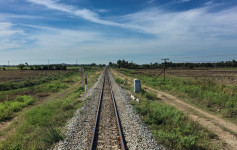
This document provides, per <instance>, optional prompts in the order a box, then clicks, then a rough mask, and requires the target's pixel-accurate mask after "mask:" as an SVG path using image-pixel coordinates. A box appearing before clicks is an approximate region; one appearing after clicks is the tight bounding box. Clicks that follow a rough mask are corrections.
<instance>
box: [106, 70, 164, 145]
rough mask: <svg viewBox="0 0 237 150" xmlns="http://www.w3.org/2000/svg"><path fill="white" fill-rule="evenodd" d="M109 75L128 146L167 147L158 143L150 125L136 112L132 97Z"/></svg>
mask: <svg viewBox="0 0 237 150" xmlns="http://www.w3.org/2000/svg"><path fill="white" fill-rule="evenodd" d="M109 75H110V79H111V83H112V87H113V92H114V96H115V100H116V103H117V107H118V112H119V117H120V121H121V126H122V129H123V134H124V137H125V140H126V145H127V148H128V149H132V150H134V149H136V150H138V149H141V150H144V149H149V150H151V149H152V150H161V149H165V148H164V147H163V146H162V145H160V144H158V143H157V141H156V140H155V138H154V137H153V136H152V133H151V132H150V130H149V129H148V127H147V126H146V125H145V124H144V123H143V122H142V121H141V120H140V118H139V115H138V114H136V112H135V110H134V108H133V106H132V105H131V104H130V98H129V96H128V95H127V94H126V92H125V91H124V90H123V89H122V88H121V87H120V86H119V85H118V84H117V83H116V82H115V79H114V78H113V76H112V75H111V74H110V73H109Z"/></svg>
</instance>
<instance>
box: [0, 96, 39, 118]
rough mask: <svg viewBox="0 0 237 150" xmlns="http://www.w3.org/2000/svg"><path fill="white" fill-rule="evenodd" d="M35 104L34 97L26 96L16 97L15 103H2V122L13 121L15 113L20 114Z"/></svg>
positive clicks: (0, 106) (0, 109)
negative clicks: (19, 112)
mask: <svg viewBox="0 0 237 150" xmlns="http://www.w3.org/2000/svg"><path fill="white" fill-rule="evenodd" d="M34 102H35V100H34V99H33V97H31V96H27V95H24V96H18V97H16V99H15V100H14V101H6V102H3V103H0V121H3V120H7V119H11V118H12V117H13V114H14V112H18V111H20V110H22V109H23V108H24V107H27V106H28V105H31V104H33V103H34Z"/></svg>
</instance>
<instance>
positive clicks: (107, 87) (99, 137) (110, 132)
mask: <svg viewBox="0 0 237 150" xmlns="http://www.w3.org/2000/svg"><path fill="white" fill-rule="evenodd" d="M94 149H101V150H106V149H114V150H118V149H122V150H124V149H125V144H124V138H123V135H122V130H121V127H120V122H119V116H118V111H117V108H116V102H115V98H114V95H113V91H112V85H111V82H110V79H109V75H108V70H107V69H106V70H105V73H104V82H103V87H102V90H101V96H100V101H99V104H98V110H97V115H96V119H95V125H94V131H93V136H92V140H91V145H90V150H94Z"/></svg>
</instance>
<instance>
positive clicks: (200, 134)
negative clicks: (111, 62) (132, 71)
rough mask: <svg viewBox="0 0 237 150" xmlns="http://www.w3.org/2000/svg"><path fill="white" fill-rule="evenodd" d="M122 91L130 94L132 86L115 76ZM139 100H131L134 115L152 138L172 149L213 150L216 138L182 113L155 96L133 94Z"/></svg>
mask: <svg viewBox="0 0 237 150" xmlns="http://www.w3.org/2000/svg"><path fill="white" fill-rule="evenodd" d="M116 81H117V83H118V84H120V85H121V86H122V87H123V88H126V89H128V90H130V91H132V87H130V86H129V85H128V84H126V82H125V81H123V79H120V78H118V77H116ZM135 96H136V97H137V98H138V99H139V103H138V102H137V101H131V104H132V105H133V106H134V109H135V110H136V112H137V113H138V114H139V115H140V116H141V118H142V120H143V121H144V123H146V124H147V125H148V126H149V127H150V129H151V130H152V132H153V135H154V136H155V138H156V139H157V140H158V141H159V142H160V143H162V144H164V145H165V146H166V147H168V148H171V149H178V150H181V149H215V148H216V147H215V145H214V144H213V143H212V142H211V141H212V140H213V139H215V138H216V135H215V134H213V133H211V132H209V131H207V130H206V129H204V128H202V127H201V126H200V125H199V124H198V123H196V122H194V121H192V120H190V119H189V118H188V117H187V116H186V115H185V114H183V113H182V112H181V111H178V110H177V109H176V108H174V107H172V106H169V105H166V104H164V103H162V102H161V101H160V100H159V99H158V98H157V97H156V95H155V94H153V93H149V92H146V91H144V90H143V89H142V90H141V92H140V93H139V94H135Z"/></svg>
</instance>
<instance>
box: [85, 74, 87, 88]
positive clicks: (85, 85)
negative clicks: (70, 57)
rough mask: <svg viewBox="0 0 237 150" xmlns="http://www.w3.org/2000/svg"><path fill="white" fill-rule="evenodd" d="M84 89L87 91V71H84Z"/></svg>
mask: <svg viewBox="0 0 237 150" xmlns="http://www.w3.org/2000/svg"><path fill="white" fill-rule="evenodd" d="M85 91H87V72H85Z"/></svg>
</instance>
